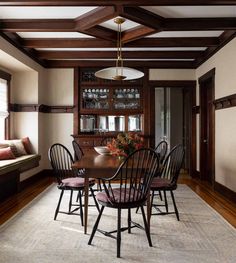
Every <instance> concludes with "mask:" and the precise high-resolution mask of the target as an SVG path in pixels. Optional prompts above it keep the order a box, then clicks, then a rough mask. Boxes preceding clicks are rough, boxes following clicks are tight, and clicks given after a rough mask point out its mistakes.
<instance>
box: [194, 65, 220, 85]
mask: <svg viewBox="0 0 236 263" xmlns="http://www.w3.org/2000/svg"><path fill="white" fill-rule="evenodd" d="M215 72H216V69H215V68H213V69H211V70H209V71H208V72H207V73H205V74H204V75H203V76H201V77H200V78H199V79H198V83H199V85H201V83H202V82H205V81H207V80H208V79H211V78H214V76H215Z"/></svg>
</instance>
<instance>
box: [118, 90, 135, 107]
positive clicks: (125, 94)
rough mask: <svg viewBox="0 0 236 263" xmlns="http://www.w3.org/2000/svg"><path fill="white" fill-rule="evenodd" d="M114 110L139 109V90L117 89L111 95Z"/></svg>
mask: <svg viewBox="0 0 236 263" xmlns="http://www.w3.org/2000/svg"><path fill="white" fill-rule="evenodd" d="M113 107H114V109H139V108H140V90H139V88H117V89H115V90H114V93H113Z"/></svg>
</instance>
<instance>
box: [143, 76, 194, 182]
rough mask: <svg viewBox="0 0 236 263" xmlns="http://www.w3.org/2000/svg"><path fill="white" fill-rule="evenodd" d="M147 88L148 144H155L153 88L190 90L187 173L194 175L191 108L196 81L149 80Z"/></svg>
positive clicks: (192, 112)
mask: <svg viewBox="0 0 236 263" xmlns="http://www.w3.org/2000/svg"><path fill="white" fill-rule="evenodd" d="M146 88H147V90H149V91H150V92H149V101H150V104H149V105H150V108H149V113H148V116H149V118H148V123H149V127H148V128H149V130H148V131H147V132H148V133H149V136H150V146H151V147H154V146H155V122H154V121H153V120H155V107H154V106H155V88H185V89H188V90H189V91H190V92H191V101H190V108H189V111H190V112H191V114H190V124H189V125H190V127H189V129H190V134H189V136H190V138H189V140H190V146H191V148H190V156H189V157H190V160H189V162H190V164H189V174H190V176H192V177H194V175H195V171H196V114H195V113H194V111H193V108H194V107H195V106H196V81H195V80H150V81H148V82H147V87H146Z"/></svg>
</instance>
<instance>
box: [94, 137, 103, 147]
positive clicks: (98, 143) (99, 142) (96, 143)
mask: <svg viewBox="0 0 236 263" xmlns="http://www.w3.org/2000/svg"><path fill="white" fill-rule="evenodd" d="M101 141H102V139H100V138H99V139H94V141H93V143H94V146H100V145H101Z"/></svg>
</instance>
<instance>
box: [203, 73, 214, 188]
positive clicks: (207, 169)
mask: <svg viewBox="0 0 236 263" xmlns="http://www.w3.org/2000/svg"><path fill="white" fill-rule="evenodd" d="M213 73H214V72H211V71H210V72H209V73H207V74H206V75H204V76H203V77H202V78H200V80H199V84H200V176H201V179H202V180H204V181H208V182H209V183H210V184H211V185H213V184H214V166H215V153H214V148H215V146H214V145H215V142H214V130H215V129H214V119H215V116H214V105H213V101H214V74H213Z"/></svg>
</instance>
